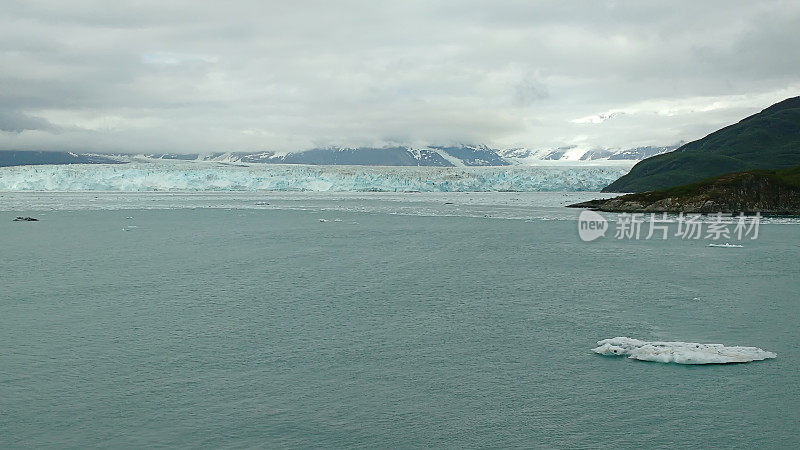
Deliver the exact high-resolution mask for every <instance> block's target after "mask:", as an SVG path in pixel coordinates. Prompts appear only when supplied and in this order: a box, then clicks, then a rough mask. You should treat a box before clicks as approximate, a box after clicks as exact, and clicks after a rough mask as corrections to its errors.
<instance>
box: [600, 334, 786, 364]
mask: <svg viewBox="0 0 800 450" xmlns="http://www.w3.org/2000/svg"><path fill="white" fill-rule="evenodd" d="M592 351H593V352H595V353H598V354H600V355H609V356H627V357H628V358H631V359H638V360H640V361H655V362H662V363H677V364H726V363H743V362H750V361H761V360H764V359H769V358H775V357H777V356H778V355H776V354H775V353H772V352H768V351H766V350H762V349H760V348H757V347H738V346H737V347H733V346H732V347H726V346H724V345H722V344H698V343H695V342H657V341H656V342H647V341H640V340H639V339H632V338H629V337H615V338H612V339H603V340H602V341H597V347H596V348H593V349H592Z"/></svg>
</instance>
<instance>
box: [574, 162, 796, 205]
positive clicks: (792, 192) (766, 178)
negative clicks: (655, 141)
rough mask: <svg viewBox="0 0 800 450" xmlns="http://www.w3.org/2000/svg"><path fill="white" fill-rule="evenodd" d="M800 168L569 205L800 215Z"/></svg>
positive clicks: (734, 175)
mask: <svg viewBox="0 0 800 450" xmlns="http://www.w3.org/2000/svg"><path fill="white" fill-rule="evenodd" d="M798 175H800V168H793V169H788V170H783V171H769V170H753V171H746V172H737V173H732V174H726V175H721V176H719V177H715V178H711V179H708V180H704V181H700V182H698V183H692V184H688V185H684V186H678V187H674V188H670V189H664V190H660V191H650V192H642V193H636V194H627V195H622V196H620V197H614V198H610V199H597V200H590V201H587V202H582V203H576V204H573V205H569V206H568V207H570V208H585V209H592V210H596V211H607V212H628V213H652V212H668V213H681V212H683V213H701V214H714V213H731V214H736V213H746V214H753V213H757V212H760V213H761V214H767V215H789V216H798V215H800V185H798V184H797V183H796V182H795V181H796V177H797V176H798Z"/></svg>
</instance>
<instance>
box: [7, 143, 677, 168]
mask: <svg viewBox="0 0 800 450" xmlns="http://www.w3.org/2000/svg"><path fill="white" fill-rule="evenodd" d="M677 147H678V146H677V145H674V146H664V147H637V148H631V149H624V150H623V149H582V148H579V147H577V146H570V147H561V148H557V149H548V150H530V149H525V148H515V149H506V150H497V149H492V148H490V147H487V146H485V145H478V146H471V145H460V146H449V147H445V146H430V147H422V148H413V147H380V148H375V147H358V148H341V147H326V148H317V149H312V150H305V151H299V152H284V153H279V152H269V151H265V152H217V153H190V154H180V153H152V154H139V155H134V154H123V153H71V152H52V151H0V167H3V166H19V165H35V164H121V163H126V162H130V161H134V160H148V159H173V160H192V161H218V162H225V163H245V164H249V163H260V164H309V165H354V166H433V167H461V166H509V165H530V164H535V163H536V162H538V161H565V162H566V161H596V160H597V161H602V160H607V161H613V160H642V159H644V158H648V157H650V156H653V155H659V154H662V153H666V152H669V151H672V150H674V149H676V148H677Z"/></svg>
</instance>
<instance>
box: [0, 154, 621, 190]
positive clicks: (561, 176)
mask: <svg viewBox="0 0 800 450" xmlns="http://www.w3.org/2000/svg"><path fill="white" fill-rule="evenodd" d="M628 170H629V169H628V167H620V166H617V167H614V166H611V167H604V166H585V167H575V166H573V167H523V166H514V167H509V166H505V167H458V168H439V167H364V166H300V165H230V164H221V163H218V162H177V161H164V162H148V163H129V164H114V165H105V164H93V165H85V164H73V165H45V166H17V167H6V168H2V169H0V191H134V192H136V191H179V190H185V191H332V192H346V191H353V192H365V191H377V192H491V191H518V192H535V191H599V190H600V189H602V188H603V187H605V186H606V185H608V184H609V183H611V182H612V181H614V180H616V179H617V178H619V177H620V176H622V175H624V174H625V173H627V172H628Z"/></svg>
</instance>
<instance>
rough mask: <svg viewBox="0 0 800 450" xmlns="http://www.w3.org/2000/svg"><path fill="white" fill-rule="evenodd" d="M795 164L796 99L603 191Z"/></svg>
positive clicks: (799, 109)
mask: <svg viewBox="0 0 800 450" xmlns="http://www.w3.org/2000/svg"><path fill="white" fill-rule="evenodd" d="M798 165H800V97H793V98H790V99H787V100H784V101H782V102H780V103H776V104H774V105H772V106H770V107H769V108H767V109H765V110H763V111H761V112H760V113H758V114H754V115H752V116H750V117H748V118H746V119H743V120H742V121H740V122H739V123H736V124H734V125H730V126H728V127H725V128H723V129H721V130H718V131H715V132H713V133H711V134H709V135H708V136H706V137H704V138H702V139H699V140H697V141H693V142H690V143H688V144H686V145H683V146H681V147H679V148H678V149H677V150H675V151H674V152H671V153H666V154H663V155H658V156H654V157H652V158H648V159H645V160H644V161H641V162H640V163H638V164H636V165H635V166H634V167H633V169H631V171H630V173H628V174H627V175H625V176H623V177H621V178H620V179H618V180H617V181H615V182H613V183H611V184H610V185H608V186H607V187H606V188H605V189H603V192H643V191H652V190H656V189H666V188H669V187H672V186H678V185H683V184H688V183H693V182H696V181H699V180H703V179H706V178H709V177H713V176H715V175H721V174H724V173H730V172H738V171H744V170H752V169H785V168H789V167H794V166H798Z"/></svg>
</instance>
